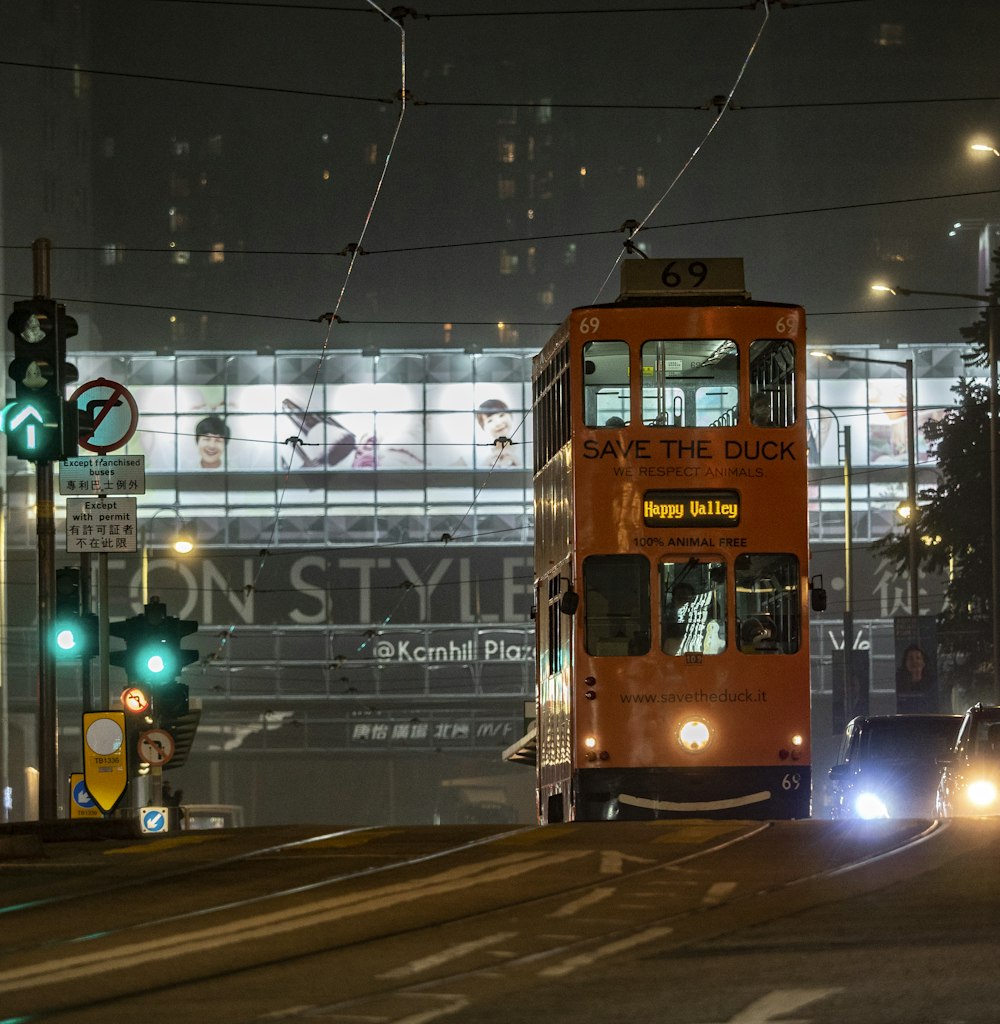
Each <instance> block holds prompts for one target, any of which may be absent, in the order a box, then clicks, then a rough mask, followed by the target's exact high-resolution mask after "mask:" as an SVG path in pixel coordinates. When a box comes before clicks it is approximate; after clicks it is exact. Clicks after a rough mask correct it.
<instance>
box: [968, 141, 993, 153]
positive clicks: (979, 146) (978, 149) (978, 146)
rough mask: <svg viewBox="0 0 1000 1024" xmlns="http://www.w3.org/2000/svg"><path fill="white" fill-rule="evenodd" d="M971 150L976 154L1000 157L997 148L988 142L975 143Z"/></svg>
mask: <svg viewBox="0 0 1000 1024" xmlns="http://www.w3.org/2000/svg"><path fill="white" fill-rule="evenodd" d="M969 149H971V150H972V151H973V152H974V153H992V154H993V155H994V156H1000V151H998V150H997V148H996V146H991V145H990V144H989V143H988V142H973V143H972V145H970V146H969Z"/></svg>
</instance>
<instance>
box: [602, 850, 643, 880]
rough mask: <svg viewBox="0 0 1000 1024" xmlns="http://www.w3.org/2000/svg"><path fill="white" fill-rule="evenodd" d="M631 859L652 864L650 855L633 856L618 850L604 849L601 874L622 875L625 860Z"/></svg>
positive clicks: (637, 862)
mask: <svg viewBox="0 0 1000 1024" xmlns="http://www.w3.org/2000/svg"><path fill="white" fill-rule="evenodd" d="M627 860H631V861H634V862H635V863H636V864H652V863H653V861H651V860H650V859H649V858H648V857H632V856H630V855H628V854H624V853H621V852H619V851H618V850H602V851H601V874H602V875H620V874H621V873H622V867H623V866H624V864H625V861H627Z"/></svg>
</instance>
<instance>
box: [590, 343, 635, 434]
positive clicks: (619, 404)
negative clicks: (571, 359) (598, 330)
mask: <svg viewBox="0 0 1000 1024" xmlns="http://www.w3.org/2000/svg"><path fill="white" fill-rule="evenodd" d="M630 419H631V417H630V416H629V366H628V344H627V343H626V342H624V341H588V342H587V344H586V345H584V346H583V422H584V424H585V425H586V426H588V427H624V426H627V425H628V423H629V420H630Z"/></svg>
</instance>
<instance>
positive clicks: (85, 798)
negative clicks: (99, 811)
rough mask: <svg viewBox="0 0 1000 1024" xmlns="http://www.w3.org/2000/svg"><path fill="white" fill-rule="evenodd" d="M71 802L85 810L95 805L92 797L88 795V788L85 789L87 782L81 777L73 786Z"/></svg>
mask: <svg viewBox="0 0 1000 1024" xmlns="http://www.w3.org/2000/svg"><path fill="white" fill-rule="evenodd" d="M73 803H75V804H76V806H77V807H82V808H83V809H84V810H87V811H89V810H90V809H91V808H92V807H96V806H97V804H96V803H95V802H94V798H93V797H92V796H91V795H90V790H89V789H87V783H86V782H85V781H84V780H83V779H80V781H79V782H78V783H77V784H76V785H75V786H74V787H73Z"/></svg>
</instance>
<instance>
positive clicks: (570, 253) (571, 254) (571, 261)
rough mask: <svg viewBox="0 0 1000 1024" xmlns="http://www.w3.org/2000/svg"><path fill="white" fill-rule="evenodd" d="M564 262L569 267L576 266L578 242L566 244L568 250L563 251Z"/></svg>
mask: <svg viewBox="0 0 1000 1024" xmlns="http://www.w3.org/2000/svg"><path fill="white" fill-rule="evenodd" d="M563 263H565V264H566V266H567V267H575V266H576V242H570V243H569V245H567V246H566V250H565V252H564V253H563Z"/></svg>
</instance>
